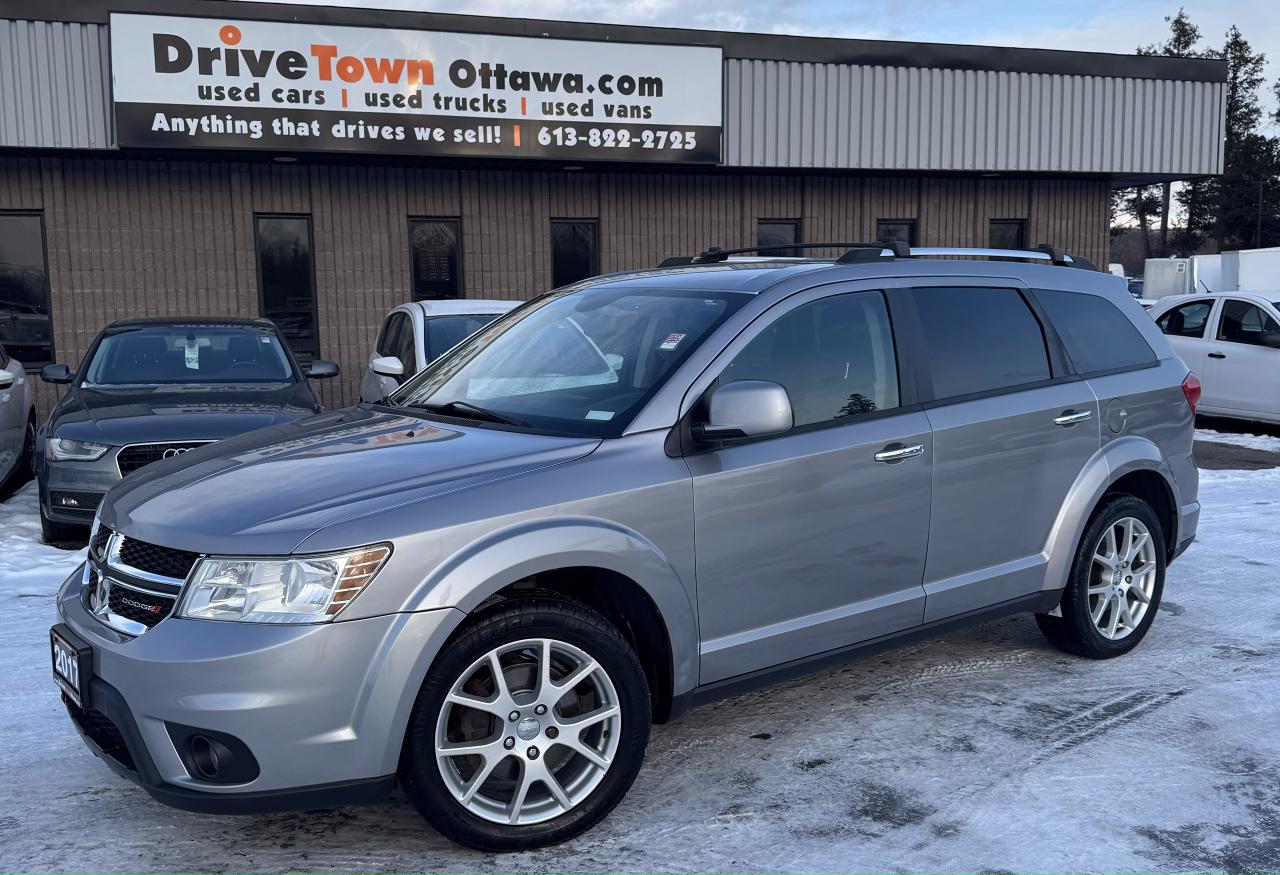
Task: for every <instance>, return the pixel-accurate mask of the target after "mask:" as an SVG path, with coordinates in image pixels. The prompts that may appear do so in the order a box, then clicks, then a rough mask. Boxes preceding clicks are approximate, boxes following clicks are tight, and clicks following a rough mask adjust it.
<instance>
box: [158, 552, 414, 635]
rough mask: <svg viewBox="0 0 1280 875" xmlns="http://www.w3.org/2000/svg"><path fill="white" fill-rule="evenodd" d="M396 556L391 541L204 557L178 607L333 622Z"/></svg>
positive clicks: (227, 616) (188, 613)
mask: <svg viewBox="0 0 1280 875" xmlns="http://www.w3.org/2000/svg"><path fill="white" fill-rule="evenodd" d="M390 555H391V547H390V545H388V544H375V545H374V546H372V547H361V548H359V549H358V550H351V551H350V552H347V553H328V554H325V555H323V556H291V557H288V558H283V559H203V560H201V562H200V564H199V565H198V566H197V567H196V570H195V574H194V575H193V576H192V578H191V583H189V584H188V585H187V590H186V594H185V595H184V596H183V599H182V607H181V608H180V609H179V610H178V615H179V616H181V617H190V618H193V619H199V620H239V621H240V622H243V623H327V622H329V621H330V620H332V619H333V617H334V615H335V614H337V613H338V612H339V611H341V610H342V609H343V608H344V607H346V606H347V605H348V604H350V603H351V600H352V599H354V598H355V597H356V596H357V595H359V594H360V590H362V589H364V588H365V586H366V585H367V584H368V583H369V581H371V580H373V576H374V575H375V574H377V573H378V569H379V568H381V567H382V563H383V562H385V561H386V558H387V557H388V556H390Z"/></svg>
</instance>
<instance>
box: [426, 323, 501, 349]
mask: <svg viewBox="0 0 1280 875" xmlns="http://www.w3.org/2000/svg"><path fill="white" fill-rule="evenodd" d="M499 315H500V314H498V313H467V314H461V313H459V314H456V315H450V316H429V317H427V323H426V324H427V337H426V341H427V349H426V356H427V361H432V360H433V359H438V358H439V357H440V356H442V355H444V354H445V353H446V352H448V351H449V350H450V349H452V348H453V347H455V346H457V345H458V344H459V343H461V342H462V341H463V339H465V338H467V337H470V336H471V335H472V334H475V333H476V332H477V331H479V330H480V329H481V328H484V327H485V326H486V325H488V324H489V323H490V322H492V321H493V320H494V319H497V318H498V316H499Z"/></svg>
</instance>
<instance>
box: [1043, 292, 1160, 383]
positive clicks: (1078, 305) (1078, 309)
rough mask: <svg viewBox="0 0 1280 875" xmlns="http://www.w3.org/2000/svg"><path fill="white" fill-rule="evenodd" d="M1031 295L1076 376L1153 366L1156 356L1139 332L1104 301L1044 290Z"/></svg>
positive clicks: (1072, 293)
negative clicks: (1048, 323)
mask: <svg viewBox="0 0 1280 875" xmlns="http://www.w3.org/2000/svg"><path fill="white" fill-rule="evenodd" d="M1035 294H1036V299H1037V300H1038V301H1039V302H1040V306H1041V307H1042V308H1043V309H1044V312H1045V314H1046V315H1047V316H1048V317H1049V321H1050V322H1051V323H1053V327H1054V330H1055V331H1057V332H1058V337H1060V338H1061V339H1062V344H1063V346H1065V347H1066V348H1067V356H1068V357H1069V358H1070V359H1071V363H1072V364H1073V365H1075V368H1076V371H1077V372H1078V373H1080V374H1082V375H1084V376H1088V375H1090V374H1102V373H1107V372H1110V371H1124V370H1131V369H1133V368H1144V367H1148V366H1149V365H1153V364H1155V362H1156V354H1155V353H1154V352H1152V350H1151V346H1150V345H1149V344H1148V343H1147V341H1146V339H1145V338H1144V337H1143V336H1142V332H1140V331H1139V330H1138V329H1137V327H1136V326H1135V325H1134V324H1133V323H1132V322H1130V321H1129V317H1128V316H1126V315H1124V313H1122V312H1120V309H1119V308H1118V307H1116V305H1115V304H1112V303H1111V302H1110V301H1108V300H1107V299H1106V298H1103V297H1099V296H1098V295H1091V294H1088V293H1085V292H1055V291H1050V290H1046V289H1037V290H1036V293H1035Z"/></svg>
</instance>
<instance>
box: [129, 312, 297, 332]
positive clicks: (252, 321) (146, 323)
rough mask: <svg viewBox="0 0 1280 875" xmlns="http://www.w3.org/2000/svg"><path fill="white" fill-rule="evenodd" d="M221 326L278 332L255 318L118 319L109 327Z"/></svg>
mask: <svg viewBox="0 0 1280 875" xmlns="http://www.w3.org/2000/svg"><path fill="white" fill-rule="evenodd" d="M220 325H244V326H249V327H252V328H266V329H270V330H272V331H274V330H276V324H275V323H274V322H272V321H271V320H270V319H261V318H258V317H253V316H140V317H137V318H134V319H117V320H116V321H115V322H112V323H111V324H110V325H108V326H107V330H110V329H112V328H163V327H177V326H182V327H183V328H196V327H214V326H220Z"/></svg>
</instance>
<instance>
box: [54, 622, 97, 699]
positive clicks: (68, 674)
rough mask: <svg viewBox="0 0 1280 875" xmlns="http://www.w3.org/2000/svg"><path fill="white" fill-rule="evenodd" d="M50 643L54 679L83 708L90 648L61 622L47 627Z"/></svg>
mask: <svg viewBox="0 0 1280 875" xmlns="http://www.w3.org/2000/svg"><path fill="white" fill-rule="evenodd" d="M49 645H50V647H51V649H52V652H53V679H54V680H55V681H57V683H58V686H59V687H61V688H62V692H64V693H66V694H67V698H68V699H70V700H71V701H73V702H75V703H76V705H78V706H79V707H81V708H84V707H85V706H86V705H87V703H88V701H89V676H90V675H91V674H92V672H93V648H91V647H90V646H89V645H88V644H85V643H84V642H83V641H81V640H80V638H79V637H78V636H77V635H76V634H75V633H74V632H72V631H71V630H70V629H68V628H67V627H66V626H65V625H63V624H61V623H59V624H58V625H57V626H54V627H53V628H52V629H50V630H49Z"/></svg>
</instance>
